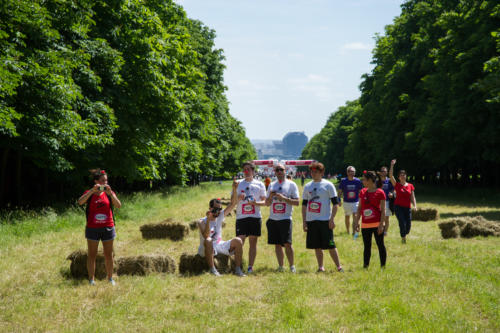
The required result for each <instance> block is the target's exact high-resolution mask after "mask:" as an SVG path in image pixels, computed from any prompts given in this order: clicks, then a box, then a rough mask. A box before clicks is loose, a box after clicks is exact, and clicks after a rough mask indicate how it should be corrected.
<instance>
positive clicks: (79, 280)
mask: <svg viewBox="0 0 500 333" xmlns="http://www.w3.org/2000/svg"><path fill="white" fill-rule="evenodd" d="M59 274H61V276H62V277H63V278H64V279H65V280H67V281H69V282H71V284H72V285H73V286H78V285H81V284H82V283H83V282H84V281H85V282H87V283H88V280H87V279H86V278H84V277H78V278H75V277H74V276H73V275H71V271H70V269H69V267H61V269H60V270H59Z"/></svg>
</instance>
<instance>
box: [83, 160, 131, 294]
mask: <svg viewBox="0 0 500 333" xmlns="http://www.w3.org/2000/svg"><path fill="white" fill-rule="evenodd" d="M90 173H91V178H92V179H93V180H94V186H93V187H92V188H91V189H90V190H87V191H85V192H84V193H83V195H82V196H81V197H80V198H79V199H78V204H79V205H80V206H82V205H85V204H86V205H87V207H86V215H87V227H86V228H85V237H86V238H87V246H88V256H87V271H88V275H89V283H90V285H92V286H93V285H95V280H94V278H95V277H94V275H95V265H96V257H97V249H98V247H99V241H102V247H103V252H104V258H105V265H106V273H107V278H108V281H109V283H111V284H112V285H113V286H114V285H115V281H114V280H113V240H114V239H115V237H116V232H115V222H114V214H113V207H116V208H120V207H121V206H122V204H121V202H120V200H118V197H117V196H116V194H115V192H113V191H112V190H111V186H109V184H108V175H107V174H106V171H104V170H101V169H94V170H90Z"/></svg>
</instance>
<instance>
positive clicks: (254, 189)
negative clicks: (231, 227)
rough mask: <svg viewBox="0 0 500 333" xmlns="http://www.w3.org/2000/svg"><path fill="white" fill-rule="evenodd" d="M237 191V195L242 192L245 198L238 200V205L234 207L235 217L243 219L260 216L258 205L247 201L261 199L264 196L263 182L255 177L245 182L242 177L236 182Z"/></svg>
mask: <svg viewBox="0 0 500 333" xmlns="http://www.w3.org/2000/svg"><path fill="white" fill-rule="evenodd" d="M237 191H238V193H237V195H238V196H239V195H241V194H244V195H245V199H244V200H242V201H239V202H238V207H236V219H245V218H247V217H256V218H261V217H262V216H261V214H260V207H259V206H256V205H252V204H250V203H249V202H251V201H262V200H264V199H265V198H266V187H265V186H264V183H262V182H261V181H259V180H256V179H253V180H252V181H251V182H247V181H246V180H245V179H243V180H242V181H240V182H239V183H238V189H237ZM263 198H264V199H263Z"/></svg>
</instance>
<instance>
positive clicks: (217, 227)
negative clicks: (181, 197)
mask: <svg viewBox="0 0 500 333" xmlns="http://www.w3.org/2000/svg"><path fill="white" fill-rule="evenodd" d="M237 186H238V183H237V182H236V181H234V182H233V194H232V196H231V203H230V204H229V206H227V207H226V209H222V205H221V202H220V200H219V199H212V200H210V203H209V208H210V210H209V211H208V212H207V216H206V217H204V218H202V219H201V220H200V222H199V223H198V229H199V230H200V246H199V247H198V254H199V255H200V256H202V257H205V259H206V260H207V264H208V267H210V274H213V275H215V276H220V274H219V272H218V271H217V269H216V268H215V264H214V256H215V255H217V254H218V253H221V254H224V255H226V256H229V255H232V254H234V261H235V264H236V269H235V271H234V274H236V275H238V276H245V274H243V272H242V271H241V258H242V255H243V242H242V240H241V238H238V237H235V238H233V239H231V240H228V241H223V240H222V222H223V221H224V218H225V217H226V216H227V215H228V214H229V213H230V212H231V211H232V210H233V209H234V207H235V206H236V200H237V197H236V195H237V192H236V188H237Z"/></svg>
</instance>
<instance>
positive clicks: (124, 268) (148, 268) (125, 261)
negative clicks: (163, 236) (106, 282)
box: [117, 255, 175, 275]
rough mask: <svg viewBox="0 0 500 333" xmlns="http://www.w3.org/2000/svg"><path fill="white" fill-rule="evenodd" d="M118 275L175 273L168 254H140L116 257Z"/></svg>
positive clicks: (173, 263)
mask: <svg viewBox="0 0 500 333" xmlns="http://www.w3.org/2000/svg"><path fill="white" fill-rule="evenodd" d="M117 266H118V268H117V274H118V275H148V274H151V273H154V272H158V273H175V261H174V260H173V259H172V258H171V257H169V256H161V255H140V256H137V257H122V258H118V259H117Z"/></svg>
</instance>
